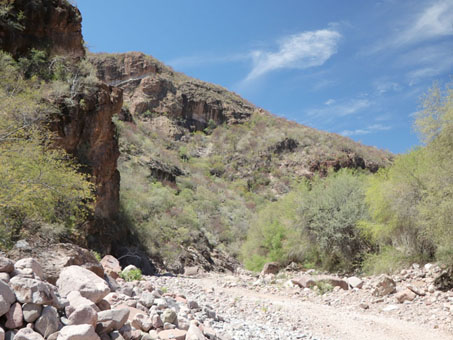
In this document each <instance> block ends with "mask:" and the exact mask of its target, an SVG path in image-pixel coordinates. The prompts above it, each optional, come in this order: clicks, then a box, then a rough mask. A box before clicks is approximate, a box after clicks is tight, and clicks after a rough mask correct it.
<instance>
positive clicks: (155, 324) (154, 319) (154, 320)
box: [151, 314, 164, 329]
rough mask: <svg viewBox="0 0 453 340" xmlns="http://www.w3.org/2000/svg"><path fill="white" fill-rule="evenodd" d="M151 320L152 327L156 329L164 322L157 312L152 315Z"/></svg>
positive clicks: (162, 325)
mask: <svg viewBox="0 0 453 340" xmlns="http://www.w3.org/2000/svg"><path fill="white" fill-rule="evenodd" d="M151 321H152V323H153V327H154V328H156V329H157V328H162V327H164V323H163V322H162V319H161V318H160V316H159V314H154V315H152V316H151Z"/></svg>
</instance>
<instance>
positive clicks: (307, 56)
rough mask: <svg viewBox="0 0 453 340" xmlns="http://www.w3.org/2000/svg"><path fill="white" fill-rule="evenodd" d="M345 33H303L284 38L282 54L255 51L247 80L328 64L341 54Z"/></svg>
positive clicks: (324, 31) (280, 47)
mask: <svg viewBox="0 0 453 340" xmlns="http://www.w3.org/2000/svg"><path fill="white" fill-rule="evenodd" d="M340 38H341V34H340V33H339V32H337V31H335V30H331V29H324V30H318V31H309V32H302V33H298V34H294V35H291V36H289V37H286V38H284V39H282V40H281V41H280V43H279V47H278V51H276V52H269V51H264V50H255V51H253V52H252V54H251V55H252V61H253V67H252V70H251V71H250V72H249V74H248V75H247V77H246V79H245V81H250V80H253V79H256V78H259V77H261V76H263V75H264V74H266V73H268V72H271V71H274V70H278V69H305V68H309V67H314V66H320V65H322V64H324V63H325V62H326V61H327V60H328V59H329V58H330V57H331V56H332V55H333V54H335V53H336V52H337V48H338V43H339V41H340Z"/></svg>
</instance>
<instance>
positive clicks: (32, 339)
mask: <svg viewBox="0 0 453 340" xmlns="http://www.w3.org/2000/svg"><path fill="white" fill-rule="evenodd" d="M14 340H44V338H43V337H42V336H41V334H39V333H36V332H35V331H33V329H31V328H28V327H27V328H22V329H21V330H19V332H17V333H16V335H15V336H14Z"/></svg>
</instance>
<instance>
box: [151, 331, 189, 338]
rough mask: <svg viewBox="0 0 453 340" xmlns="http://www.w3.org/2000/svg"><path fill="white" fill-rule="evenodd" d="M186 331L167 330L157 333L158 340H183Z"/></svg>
mask: <svg viewBox="0 0 453 340" xmlns="http://www.w3.org/2000/svg"><path fill="white" fill-rule="evenodd" d="M186 334H187V331H184V330H182V329H168V330H165V331H162V332H159V333H158V335H157V336H158V337H159V338H158V339H160V340H185V339H186Z"/></svg>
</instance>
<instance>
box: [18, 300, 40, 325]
mask: <svg viewBox="0 0 453 340" xmlns="http://www.w3.org/2000/svg"><path fill="white" fill-rule="evenodd" d="M41 312H42V305H37V304H35V303H26V304H24V305H23V306H22V313H23V314H24V320H25V322H35V321H36V320H37V319H38V318H39V317H40V316H41Z"/></svg>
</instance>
